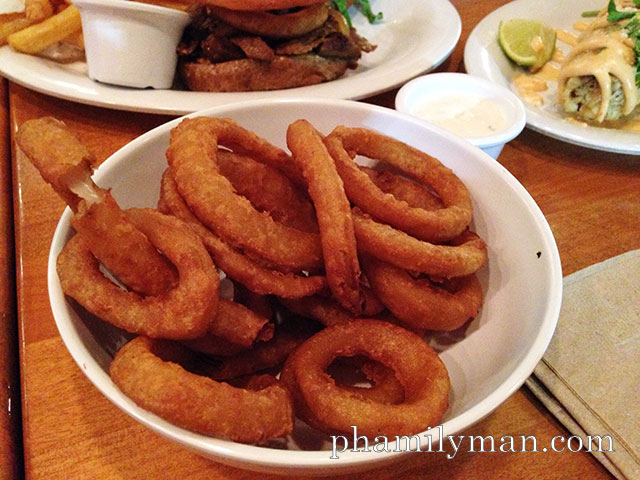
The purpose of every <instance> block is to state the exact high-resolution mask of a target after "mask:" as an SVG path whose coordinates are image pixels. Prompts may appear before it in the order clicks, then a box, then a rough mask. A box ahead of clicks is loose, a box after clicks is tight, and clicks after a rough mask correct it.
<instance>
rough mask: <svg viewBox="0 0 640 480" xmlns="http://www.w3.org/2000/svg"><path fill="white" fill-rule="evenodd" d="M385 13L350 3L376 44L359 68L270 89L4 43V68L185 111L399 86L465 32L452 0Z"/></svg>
mask: <svg viewBox="0 0 640 480" xmlns="http://www.w3.org/2000/svg"><path fill="white" fill-rule="evenodd" d="M371 3H372V7H373V9H374V11H376V12H378V11H381V12H383V14H384V20H383V21H382V22H380V23H377V24H375V25H370V24H369V23H368V22H367V20H366V18H365V17H364V16H363V15H362V14H361V13H360V12H358V11H356V10H354V9H353V8H352V9H351V12H352V14H351V17H352V19H353V24H354V26H355V27H356V28H357V30H358V32H359V33H360V34H361V35H363V36H364V37H366V38H367V39H368V40H369V41H371V42H372V43H374V44H376V45H378V48H377V49H376V50H375V51H373V52H371V53H367V54H363V56H362V59H361V60H360V62H359V66H358V68H357V69H356V70H350V71H349V72H347V74H346V75H345V76H344V77H342V78H339V79H337V80H334V81H332V82H328V83H323V84H319V85H312V86H308V87H301V88H295V89H287V90H277V91H272V92H242V93H203V92H189V91H178V90H136V89H131V88H123V87H116V86H111V85H106V84H100V83H97V82H94V81H92V80H90V79H89V78H88V77H87V67H86V63H84V62H76V63H73V64H70V65H62V64H58V63H55V62H52V61H49V60H44V59H42V58H38V57H34V56H30V55H23V54H20V53H16V52H14V51H13V50H11V48H10V47H8V46H4V47H0V74H2V75H3V76H5V77H7V78H9V79H10V80H13V81H15V82H16V83H19V84H21V85H24V86H26V87H28V88H32V89H33V90H37V91H39V92H42V93H46V94H49V95H53V96H54V97H59V98H64V99H66V100H72V101H76V102H80V103H86V104H89V105H97V106H101V107H107V108H114V109H118V110H130V111H138V112H147V113H162V114H173V115H182V114H186V113H191V112H195V111H197V110H202V109H204V108H209V107H213V106H216V105H223V104H227V103H231V102H237V101H242V100H252V99H255V100H257V99H260V98H279V97H289V96H305V97H318V98H349V99H360V98H364V97H368V96H371V95H375V94H377V93H381V92H383V91H386V90H389V89H391V88H394V87H397V86H399V85H401V84H402V83H404V82H405V81H407V80H409V79H410V78H412V77H414V76H416V75H419V74H421V73H424V72H427V71H429V70H432V69H434V68H436V67H437V66H438V65H440V63H442V62H443V61H444V60H445V59H446V58H447V57H448V56H449V55H450V53H451V51H452V50H453V48H454V47H455V45H456V43H457V42H458V38H460V30H461V24H460V16H459V15H458V12H457V10H456V9H455V8H454V7H453V5H451V3H450V2H448V1H447V0H405V1H403V2H402V7H401V8H398V6H397V5H396V4H395V2H393V1H392V0H374V1H372V2H371Z"/></svg>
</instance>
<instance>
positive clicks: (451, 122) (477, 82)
mask: <svg viewBox="0 0 640 480" xmlns="http://www.w3.org/2000/svg"><path fill="white" fill-rule="evenodd" d="M396 110H398V111H399V112H402V113H408V114H410V115H413V116H415V117H419V118H421V119H423V120H426V121H428V122H430V123H433V124H435V125H437V126H439V127H441V128H444V129H446V130H449V131H450V132H452V133H455V134H456V135H459V136H461V137H463V138H465V139H466V140H468V141H469V142H471V143H472V144H474V145H475V146H477V147H479V148H481V149H482V150H484V151H485V152H486V153H488V154H489V155H491V156H492V157H493V158H498V155H500V152H501V151H502V147H504V144H505V143H507V142H509V141H510V140H513V139H514V138H515V137H517V136H518V135H519V134H520V132H521V131H522V129H523V128H524V126H525V123H526V116H525V110H524V105H523V104H522V101H520V99H519V98H518V97H517V96H516V95H515V94H514V93H513V92H511V91H510V90H508V89H507V88H505V87H502V86H500V85H496V84H494V83H491V82H489V81H488V80H485V79H483V78H480V77H475V76H472V75H467V74H464V73H433V74H429V75H423V76H421V77H417V78H415V79H413V80H411V81H410V82H408V83H407V84H405V85H404V86H403V87H402V88H401V89H400V90H399V91H398V94H397V96H396Z"/></svg>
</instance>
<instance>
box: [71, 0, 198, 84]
mask: <svg viewBox="0 0 640 480" xmlns="http://www.w3.org/2000/svg"><path fill="white" fill-rule="evenodd" d="M72 3H73V4H74V5H75V6H76V7H77V8H78V10H80V17H81V18H82V32H83V35H84V42H85V51H86V56H87V67H88V70H89V78H91V79H93V80H97V81H99V82H104V83H110V84H114V85H121V86H125V87H136V88H147V87H152V88H171V85H172V84H173V77H174V76H175V71H176V65H177V62H178V55H177V53H176V47H177V45H178V43H179V41H180V37H181V36H182V31H183V30H184V27H185V26H186V25H187V24H188V23H189V22H190V17H189V15H188V14H187V13H185V12H181V11H179V10H174V9H171V8H166V7H160V6H158V5H148V4H145V3H139V2H133V1H127V0H72Z"/></svg>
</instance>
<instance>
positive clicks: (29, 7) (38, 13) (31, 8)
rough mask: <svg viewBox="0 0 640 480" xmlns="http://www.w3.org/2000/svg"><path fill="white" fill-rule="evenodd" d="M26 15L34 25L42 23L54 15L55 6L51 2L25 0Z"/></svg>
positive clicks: (45, 0) (46, 0) (47, 0)
mask: <svg viewBox="0 0 640 480" xmlns="http://www.w3.org/2000/svg"><path fill="white" fill-rule="evenodd" d="M24 14H25V16H26V17H27V18H28V19H29V20H32V21H33V22H34V23H36V22H41V21H42V20H44V19H45V18H49V17H50V16H52V15H53V6H52V5H51V2H50V1H49V0H25V2H24Z"/></svg>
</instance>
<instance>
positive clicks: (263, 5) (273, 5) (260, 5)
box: [182, 0, 324, 11]
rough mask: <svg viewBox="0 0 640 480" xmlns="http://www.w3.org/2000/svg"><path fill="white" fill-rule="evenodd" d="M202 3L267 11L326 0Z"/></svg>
mask: <svg viewBox="0 0 640 480" xmlns="http://www.w3.org/2000/svg"><path fill="white" fill-rule="evenodd" d="M182 1H187V0H182ZM200 3H204V4H205V5H214V6H216V7H223V8H228V9H229V10H240V11H266V10H282V9H286V8H293V7H304V6H308V5H315V4H317V3H324V0H202V1H201V2H200Z"/></svg>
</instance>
